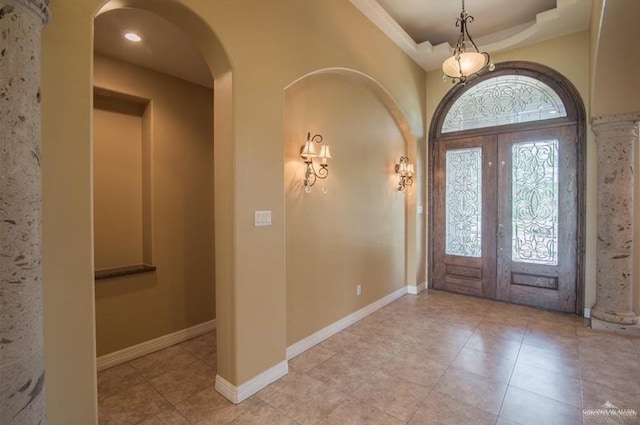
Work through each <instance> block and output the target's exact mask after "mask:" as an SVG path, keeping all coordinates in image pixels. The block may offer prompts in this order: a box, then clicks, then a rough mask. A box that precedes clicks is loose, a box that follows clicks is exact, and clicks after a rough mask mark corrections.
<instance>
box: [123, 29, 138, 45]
mask: <svg viewBox="0 0 640 425" xmlns="http://www.w3.org/2000/svg"><path fill="white" fill-rule="evenodd" d="M124 38H126V39H127V40H129V41H135V42H136V43H137V42H138V41H141V40H142V37H140V36H139V35H138V34H136V33H133V32H128V33H126V34H125V35H124Z"/></svg>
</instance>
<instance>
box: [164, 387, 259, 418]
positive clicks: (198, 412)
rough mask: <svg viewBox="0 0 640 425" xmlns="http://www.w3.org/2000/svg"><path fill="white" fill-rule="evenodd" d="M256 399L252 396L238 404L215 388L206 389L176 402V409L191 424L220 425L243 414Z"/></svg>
mask: <svg viewBox="0 0 640 425" xmlns="http://www.w3.org/2000/svg"><path fill="white" fill-rule="evenodd" d="M256 400H257V399H256V398H254V397H252V398H250V399H248V400H245V401H244V402H242V403H240V404H233V403H231V402H229V401H228V400H227V399H226V398H224V397H223V396H221V395H220V394H218V393H217V392H216V391H215V390H213V389H208V390H204V391H201V392H199V393H197V394H195V395H193V396H191V397H189V398H188V399H186V400H184V401H182V402H180V403H178V404H177V405H176V409H178V411H179V412H180V413H181V414H182V415H183V416H184V417H185V418H187V420H189V422H190V423H191V424H192V425H221V424H228V423H229V422H231V421H233V420H234V419H236V418H238V417H239V416H241V415H242V414H244V413H245V412H246V411H247V409H249V407H250V406H251V405H253V404H255V403H256Z"/></svg>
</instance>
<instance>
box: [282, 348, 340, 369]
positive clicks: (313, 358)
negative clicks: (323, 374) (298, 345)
mask: <svg viewBox="0 0 640 425" xmlns="http://www.w3.org/2000/svg"><path fill="white" fill-rule="evenodd" d="M334 354H335V353H334V352H333V351H330V350H327V349H326V348H324V347H321V346H320V345H316V346H315V347H312V348H310V349H308V350H307V351H305V352H304V353H301V354H300V355H298V356H296V357H295V358H293V359H291V360H289V366H290V367H291V368H293V369H295V370H297V371H300V372H308V371H310V370H311V369H313V368H314V367H316V366H318V365H319V364H320V363H322V362H324V361H325V360H327V359H329V358H330V357H331V356H333V355H334Z"/></svg>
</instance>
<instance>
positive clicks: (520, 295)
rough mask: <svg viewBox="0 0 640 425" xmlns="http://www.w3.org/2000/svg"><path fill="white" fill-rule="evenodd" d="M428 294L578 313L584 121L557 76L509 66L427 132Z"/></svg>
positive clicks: (480, 83)
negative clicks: (452, 294) (437, 291)
mask: <svg viewBox="0 0 640 425" xmlns="http://www.w3.org/2000/svg"><path fill="white" fill-rule="evenodd" d="M429 149H430V155H429V158H430V175H431V179H430V181H431V187H430V190H429V196H430V200H431V203H430V205H432V207H431V214H430V223H429V227H430V231H431V233H430V234H431V235H432V238H431V240H430V259H431V261H430V268H429V269H430V270H429V272H430V277H431V278H430V282H431V285H432V286H433V288H435V289H443V290H448V291H453V292H460V293H464V294H470V295H476V296H482V297H486V298H492V299H498V300H502V301H507V302H513V303H517V304H526V305H532V306H536V307H542V308H547V309H552V310H558V311H565V312H576V313H578V314H581V313H582V307H583V302H582V297H583V287H584V276H583V256H584V211H585V196H584V178H585V177H584V167H585V162H584V153H585V112H584V106H583V103H582V100H581V98H580V96H579V94H578V92H577V90H576V89H575V87H574V86H573V85H572V84H571V83H570V82H569V81H568V80H567V79H566V78H564V77H563V76H562V75H560V74H559V73H557V72H556V71H555V70H553V69H551V68H548V67H546V66H543V65H539V64H535V63H530V62H505V63H501V64H499V65H497V67H496V70H495V71H494V72H492V73H488V74H485V75H483V76H481V77H479V78H477V79H476V80H474V81H472V82H469V83H467V85H465V86H462V85H461V86H457V87H455V88H454V89H453V90H451V91H450V92H449V93H448V94H447V95H446V96H445V98H444V99H443V100H442V101H441V103H440V104H439V106H438V108H437V110H436V112H435V115H434V122H433V125H432V128H431V130H430V147H429Z"/></svg>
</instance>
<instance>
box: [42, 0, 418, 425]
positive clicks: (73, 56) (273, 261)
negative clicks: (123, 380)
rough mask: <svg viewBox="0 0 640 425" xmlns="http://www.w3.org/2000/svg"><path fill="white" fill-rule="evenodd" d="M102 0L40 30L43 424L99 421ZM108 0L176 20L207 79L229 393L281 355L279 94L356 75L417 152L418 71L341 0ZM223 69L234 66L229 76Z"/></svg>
mask: <svg viewBox="0 0 640 425" xmlns="http://www.w3.org/2000/svg"><path fill="white" fill-rule="evenodd" d="M103 3H104V2H103V1H102V0H56V1H55V2H52V3H51V9H52V14H53V16H54V17H55V18H54V19H53V20H52V21H51V23H50V24H49V25H48V26H47V27H46V28H45V30H44V32H43V63H42V66H43V72H42V92H43V138H42V140H43V161H44V162H46V165H44V167H43V194H44V209H43V211H44V212H43V243H44V279H45V282H46V283H45V300H44V303H45V323H46V325H45V326H46V327H45V355H46V367H47V387H46V388H47V389H46V391H47V418H48V422H50V423H61V424H62V423H64V424H65V425H76V424H77V425H88V424H92V423H95V422H96V416H95V412H96V401H95V351H94V330H93V329H94V328H93V320H94V304H93V303H94V301H93V300H94V294H93V292H94V290H93V283H92V273H93V264H92V252H91V251H92V248H91V247H92V245H93V242H92V235H91V229H92V223H91V203H92V202H91V165H90V164H91V87H92V81H91V79H92V77H91V76H92V72H91V67H92V54H91V49H92V48H91V45H92V41H91V34H92V20H93V16H94V14H95V13H96V11H97V10H98V8H99V7H100V6H101V5H102V4H103ZM119 3H121V4H129V5H138V6H142V7H145V8H148V9H149V10H152V11H157V12H161V13H163V16H164V17H165V18H167V19H170V20H171V21H172V22H174V23H176V24H178V26H179V27H181V28H182V29H184V30H185V31H187V32H188V34H190V35H191V36H193V37H194V42H195V43H196V44H197V45H198V46H199V47H200V48H201V49H202V53H203V54H204V56H205V58H206V59H207V62H208V63H209V64H210V65H211V66H212V69H213V73H214V77H216V81H215V91H216V98H215V100H214V101H215V111H214V113H215V114H216V117H217V119H218V121H216V125H215V129H214V130H215V132H216V135H215V139H216V147H215V149H216V152H215V176H216V177H215V196H216V229H217V231H216V292H217V298H216V307H217V308H216V319H217V323H218V337H219V339H218V347H219V350H220V351H219V359H218V361H219V369H218V370H219V372H218V373H219V374H220V375H221V376H222V377H224V378H225V379H227V380H228V381H229V382H231V383H233V384H235V385H239V384H242V383H244V382H246V381H247V380H249V379H251V378H253V377H255V376H256V375H257V374H259V373H261V372H263V371H265V370H266V369H268V368H269V367H272V366H274V365H275V364H277V363H279V362H281V361H283V360H284V359H285V350H286V346H287V341H286V339H287V321H286V284H285V281H286V271H285V270H286V268H285V217H284V207H285V195H284V155H283V143H284V140H285V132H284V126H283V122H284V90H285V87H287V86H288V85H289V84H291V83H292V82H293V81H295V80H296V79H298V78H300V77H302V76H303V75H305V74H307V73H309V72H312V71H316V70H319V69H323V68H328V67H344V68H350V69H354V70H358V71H360V72H363V73H364V74H366V75H368V76H371V77H372V78H374V79H375V80H376V81H378V82H379V84H380V85H381V87H383V88H384V90H385V91H386V92H388V93H389V96H390V97H392V98H393V99H394V100H395V102H396V103H397V105H398V109H399V110H401V111H402V113H403V115H404V116H406V119H407V129H408V131H409V132H411V133H412V135H413V136H414V137H415V139H417V141H418V144H420V143H424V142H423V140H424V117H425V114H426V110H425V105H424V93H425V80H424V72H423V71H422V70H421V69H420V68H419V67H418V66H417V65H416V64H415V63H414V62H413V61H412V60H411V59H410V58H408V57H407V56H406V55H405V54H404V53H403V52H402V51H401V50H400V49H399V48H397V47H396V46H395V45H394V44H393V43H392V42H391V41H390V40H389V39H388V38H387V37H386V36H384V34H382V33H381V32H380V31H379V30H378V29H377V28H375V27H374V26H373V24H372V23H371V22H369V21H368V20H367V18H365V17H364V16H363V15H362V14H361V13H360V12H359V11H358V10H356V8H355V7H354V6H352V5H351V3H350V2H348V1H346V0H323V1H299V0H282V1H277V2H265V1H264V0H243V1H242V2H231V1H211V0H185V1H184V4H185V5H186V6H187V7H182V6H181V4H182V3H183V2H177V1H164V0H122V1H119ZM190 10H192V11H193V13H194V14H196V15H198V16H199V18H198V17H194V15H193V14H192V13H191V12H190ZM212 30H213V31H215V34H216V35H217V37H218V40H219V41H220V43H221V44H222V46H224V50H225V51H226V54H227V55H228V56H227V57H225V56H224V55H222V49H221V48H220V45H219V44H218V42H217V40H216V38H215V37H213V33H212V32H211V31H212ZM226 64H232V65H233V78H231V74H230V73H228V72H227V71H228V70H229V68H228V67H226ZM231 88H233V93H231V91H230V89H231ZM222 100H224V101H225V102H226V103H225V104H224V105H222V104H221V105H220V107H219V103H218V102H219V101H222ZM219 135H220V137H219ZM415 148H416V147H415V146H412V147H409V148H408V150H409V152H410V150H411V149H413V150H414V152H415ZM221 199H222V200H224V201H225V202H223V203H221V202H219V201H220V200H221ZM222 204H224V205H225V208H227V209H226V210H223V209H222V207H221V205H222ZM255 210H271V211H272V217H273V225H272V226H271V227H268V228H255V227H254V226H253V212H254V211H255ZM156 219H157V217H156ZM218 224H220V225H218ZM409 236H411V235H409ZM413 240H414V241H415V235H413ZM220 247H222V248H224V249H219V248H220ZM414 251H415V249H414ZM409 278H411V276H407V279H409ZM70 311H72V312H73V315H70V314H69V312H70ZM69 400H73V403H70V402H69Z"/></svg>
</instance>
